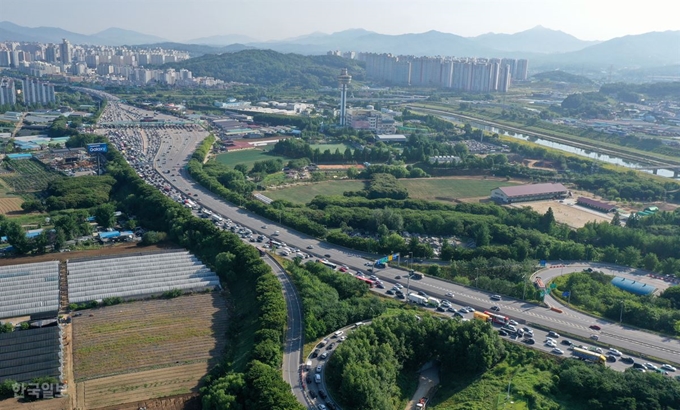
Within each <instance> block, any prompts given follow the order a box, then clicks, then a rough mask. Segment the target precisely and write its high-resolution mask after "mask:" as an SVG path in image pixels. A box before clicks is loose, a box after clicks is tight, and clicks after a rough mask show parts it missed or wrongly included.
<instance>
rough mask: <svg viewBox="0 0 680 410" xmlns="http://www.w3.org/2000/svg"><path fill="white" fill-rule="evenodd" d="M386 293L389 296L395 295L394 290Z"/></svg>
mask: <svg viewBox="0 0 680 410" xmlns="http://www.w3.org/2000/svg"><path fill="white" fill-rule="evenodd" d="M385 293H387V294H388V295H394V291H393V290H392V289H390V290H388V291H387V292H385Z"/></svg>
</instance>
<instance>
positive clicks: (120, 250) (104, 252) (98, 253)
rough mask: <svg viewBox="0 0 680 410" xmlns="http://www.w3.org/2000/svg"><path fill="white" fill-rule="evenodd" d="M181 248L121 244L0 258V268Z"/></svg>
mask: <svg viewBox="0 0 680 410" xmlns="http://www.w3.org/2000/svg"><path fill="white" fill-rule="evenodd" d="M172 249H176V250H179V249H181V248H177V247H176V246H159V245H151V246H137V244H136V243H121V244H116V245H113V246H106V247H104V248H100V249H91V250H84V251H75V252H60V253H46V254H44V255H35V256H34V255H30V256H14V257H9V258H0V266H7V265H20V264H23V263H36V262H47V261H56V260H59V261H64V260H67V259H78V258H96V257H103V256H112V255H124V254H132V253H153V252H159V251H167V250H172Z"/></svg>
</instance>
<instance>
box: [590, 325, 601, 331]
mask: <svg viewBox="0 0 680 410" xmlns="http://www.w3.org/2000/svg"><path fill="white" fill-rule="evenodd" d="M590 328H591V329H593V330H602V328H601V327H600V326H598V325H590Z"/></svg>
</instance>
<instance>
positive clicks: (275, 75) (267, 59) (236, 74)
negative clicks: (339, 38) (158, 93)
mask: <svg viewBox="0 0 680 410" xmlns="http://www.w3.org/2000/svg"><path fill="white" fill-rule="evenodd" d="M164 67H166V68H174V69H177V70H179V69H181V68H186V69H188V70H191V72H192V73H193V74H194V76H210V77H215V78H218V79H220V80H224V81H234V82H239V83H247V84H255V85H262V86H267V87H281V88H303V89H317V88H319V87H323V86H326V87H336V86H337V84H338V81H337V77H338V75H339V74H340V70H341V69H342V68H347V69H348V70H349V73H350V74H351V75H352V78H353V79H354V80H356V81H363V80H364V77H365V69H364V67H363V66H362V65H361V64H360V63H359V62H358V61H356V60H348V59H344V58H342V57H338V56H329V55H322V56H303V55H299V54H281V53H277V52H276V51H271V50H243V51H239V52H237V53H225V54H219V55H216V54H206V55H203V56H201V57H196V58H191V59H189V60H185V61H182V62H179V63H170V64H166V65H165V66H164Z"/></svg>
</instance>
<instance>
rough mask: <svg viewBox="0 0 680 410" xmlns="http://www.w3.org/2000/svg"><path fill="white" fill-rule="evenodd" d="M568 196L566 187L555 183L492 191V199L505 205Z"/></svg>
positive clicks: (502, 188)
mask: <svg viewBox="0 0 680 410" xmlns="http://www.w3.org/2000/svg"><path fill="white" fill-rule="evenodd" d="M567 195H569V190H568V189H567V188H565V186H564V185H562V184H553V183H547V184H529V185H518V186H506V187H500V188H496V189H493V190H491V199H493V200H494V201H496V202H501V203H505V204H510V203H513V202H525V201H540V200H544V199H559V198H565V197H566V196H567Z"/></svg>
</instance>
